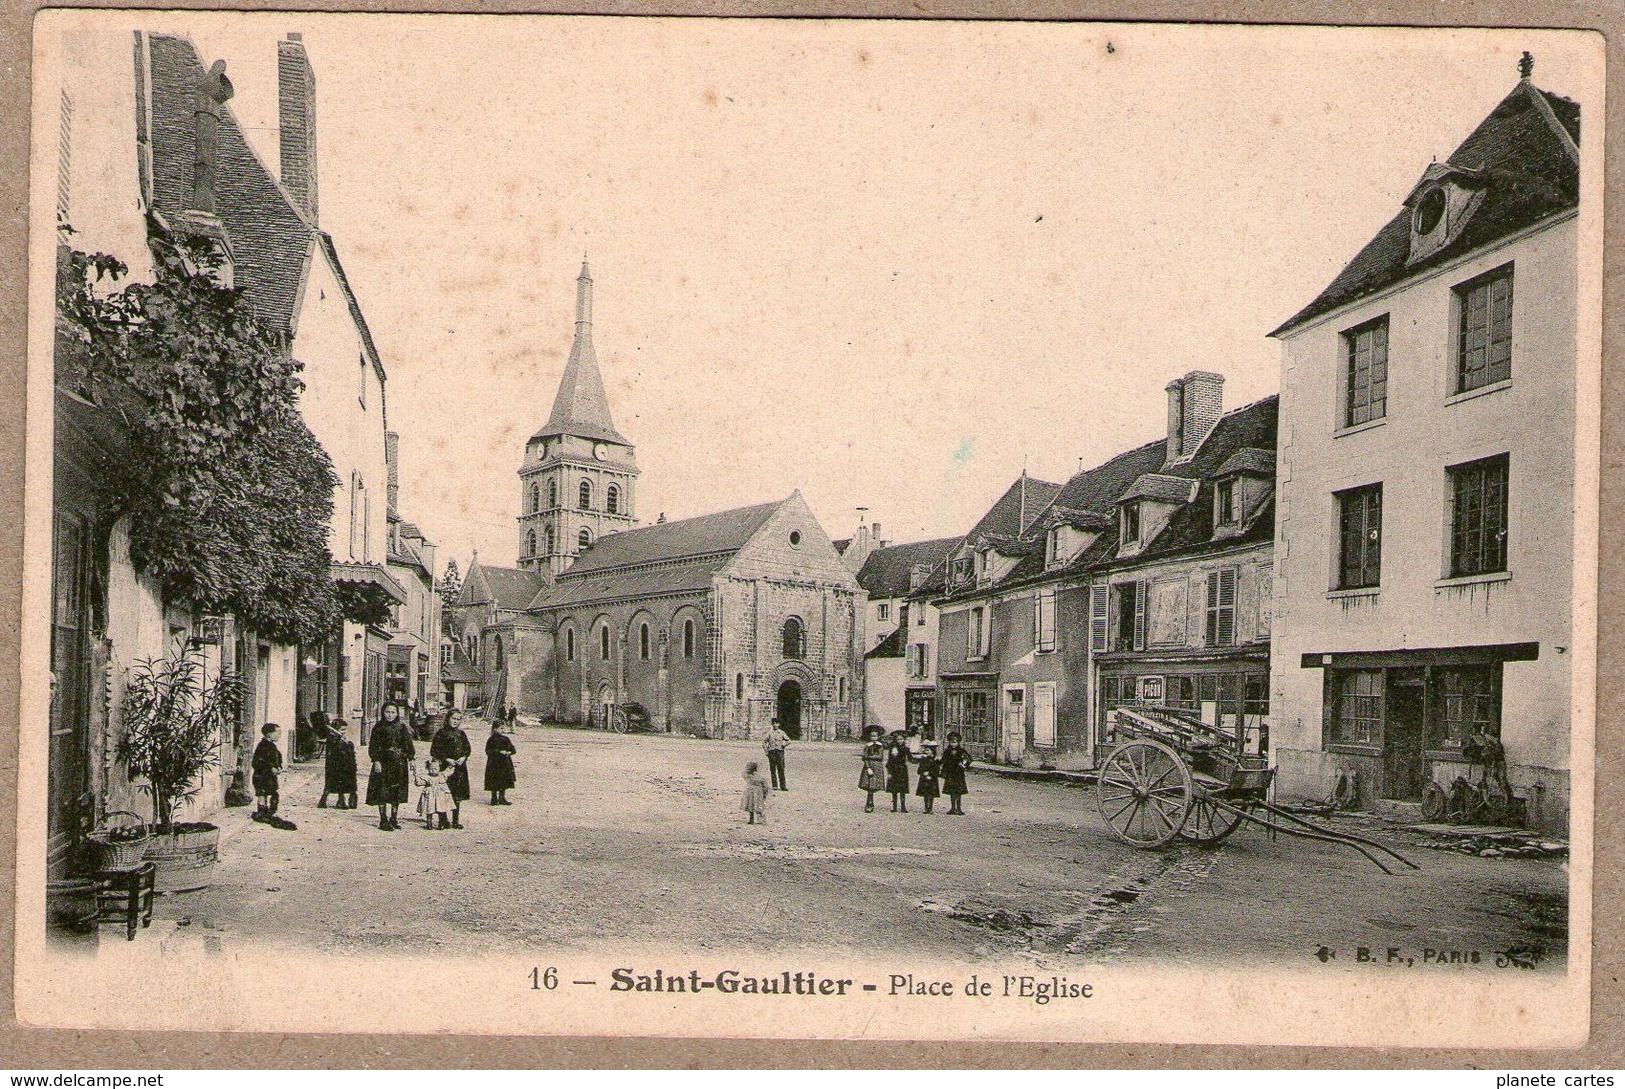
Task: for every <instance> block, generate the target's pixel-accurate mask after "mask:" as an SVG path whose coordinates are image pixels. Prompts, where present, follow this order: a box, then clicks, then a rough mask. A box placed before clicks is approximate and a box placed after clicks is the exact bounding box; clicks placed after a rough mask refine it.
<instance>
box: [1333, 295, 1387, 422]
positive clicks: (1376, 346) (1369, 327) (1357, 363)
mask: <svg viewBox="0 0 1625 1089" xmlns="http://www.w3.org/2000/svg"><path fill="white" fill-rule="evenodd" d="M1386 415H1388V315H1387V314H1384V315H1383V316H1382V317H1380V318H1378V319H1376V320H1375V321H1368V322H1366V323H1365V324H1364V325H1360V326H1356V327H1355V328H1353V329H1350V330H1349V331H1348V332H1346V333H1344V334H1343V426H1344V427H1354V426H1356V425H1358V424H1363V423H1370V422H1371V421H1372V420H1380V419H1382V418H1383V417H1384V416H1386Z"/></svg>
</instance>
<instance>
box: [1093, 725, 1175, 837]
mask: <svg viewBox="0 0 1625 1089" xmlns="http://www.w3.org/2000/svg"><path fill="white" fill-rule="evenodd" d="M1191 794H1192V788H1191V773H1190V769H1189V768H1187V767H1186V766H1185V761H1184V760H1182V759H1180V757H1179V754H1178V753H1176V752H1174V750H1172V749H1170V748H1169V747H1168V746H1166V745H1164V744H1161V743H1160V742H1157V741H1145V740H1141V741H1129V742H1126V743H1124V744H1122V745H1119V746H1118V747H1117V748H1115V749H1113V750H1112V753H1111V755H1110V756H1108V757H1106V763H1105V764H1104V765H1103V766H1102V767H1101V769H1100V778H1099V779H1098V780H1097V781H1096V783H1095V801H1096V803H1097V804H1098V805H1099V808H1100V816H1101V818H1102V819H1103V820H1105V822H1106V824H1107V825H1108V826H1109V827H1110V828H1111V830H1112V831H1113V832H1115V833H1117V838H1119V839H1121V840H1122V841H1123V842H1124V843H1129V844H1133V845H1134V846H1135V847H1161V846H1162V845H1163V844H1165V843H1168V842H1169V841H1170V840H1172V839H1173V838H1174V837H1175V836H1177V835H1179V830H1180V829H1181V828H1183V827H1184V825H1185V819H1186V817H1188V816H1189V815H1190V808H1191Z"/></svg>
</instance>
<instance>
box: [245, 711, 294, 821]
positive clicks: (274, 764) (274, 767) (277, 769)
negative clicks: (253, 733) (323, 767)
mask: <svg viewBox="0 0 1625 1089" xmlns="http://www.w3.org/2000/svg"><path fill="white" fill-rule="evenodd" d="M281 729H282V727H280V726H278V725H277V724H276V723H274V722H267V723H266V724H265V725H264V726H261V727H260V743H259V744H258V745H256V746H254V759H253V761H252V762H251V764H250V767H252V769H253V771H254V800H255V801H256V802H258V803H259V805H258V808H256V809H255V810H254V816H253V819H254V820H256V821H259V822H260V823H261V824H269V825H270V826H271V827H272V828H282V829H286V830H292V829H294V828H296V827H298V826H297V825H295V824H294V823H293V822H292V821H290V820H284V819H283V818H281V817H279V816H277V815H276V810H277V805H278V804H279V802H280V801H281V795H280V791H279V790H278V785H279V784H278V781H277V777H278V775H280V774H281V772H282V750H281V749H278V748H277V747H276V737H277V734H278V733H279V732H280V731H281Z"/></svg>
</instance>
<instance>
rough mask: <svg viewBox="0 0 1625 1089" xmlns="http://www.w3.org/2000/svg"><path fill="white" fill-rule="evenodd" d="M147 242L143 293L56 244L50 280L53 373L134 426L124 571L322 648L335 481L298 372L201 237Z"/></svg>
mask: <svg viewBox="0 0 1625 1089" xmlns="http://www.w3.org/2000/svg"><path fill="white" fill-rule="evenodd" d="M64 230H65V232H67V233H71V228H64ZM150 235H151V237H150V241H151V249H152V253H153V256H154V261H155V270H154V277H153V280H152V282H151V283H128V284H124V285H123V286H119V282H120V281H122V280H124V279H125V277H126V274H127V271H128V270H127V269H126V267H125V266H124V265H123V264H122V263H121V262H119V261H118V260H117V259H116V258H113V257H109V256H108V255H106V254H87V253H83V252H80V251H78V250H76V249H73V248H72V247H71V246H66V245H64V246H63V247H62V252H61V254H60V260H59V267H58V279H57V316H58V320H57V367H58V369H59V374H60V375H62V378H63V381H64V384H68V385H71V386H73V387H74V388H78V389H81V390H86V391H88V392H90V393H92V394H93V395H94V396H96V397H97V398H98V399H99V400H104V401H105V403H106V404H108V405H116V406H118V407H119V408H120V409H121V410H122V411H123V413H124V416H125V424H126V426H127V428H128V430H129V434H130V442H129V443H128V450H129V454H128V456H127V457H126V458H125V459H123V461H122V463H120V464H118V465H116V466H112V467H110V472H112V473H113V474H114V479H112V480H109V481H107V482H105V483H106V484H107V486H108V490H109V492H110V494H111V495H112V496H113V497H114V501H115V502H116V503H117V505H118V506H119V507H120V508H121V509H120V513H128V514H129V515H130V557H131V560H132V561H133V562H134V563H135V565H136V567H137V568H138V569H139V570H141V571H142V572H143V573H145V574H147V575H150V576H153V577H156V578H158V579H159V580H161V581H162V583H163V586H164V589H165V591H166V593H168V594H170V595H172V596H175V597H177V598H179V599H182V600H187V601H190V602H191V603H192V605H193V607H194V608H195V609H198V610H201V611H203V612H218V613H230V614H233V615H235V616H237V617H238V619H240V620H241V621H242V622H243V623H245V624H247V625H248V626H249V627H251V628H253V629H254V630H256V631H257V632H259V633H261V634H263V635H265V636H267V637H269V638H272V639H275V640H277V641H279V642H287V643H301V642H303V643H310V642H317V641H320V640H322V639H324V638H326V637H327V636H328V635H329V634H330V633H331V631H332V629H333V627H334V626H335V625H336V624H337V623H338V621H339V618H340V615H341V608H340V603H339V601H338V598H337V596H336V595H335V593H334V588H333V584H332V582H331V581H330V579H329V577H328V564H329V562H330V559H331V556H330V554H329V552H328V548H327V533H328V525H329V523H330V521H331V519H332V515H333V488H334V487H335V485H336V484H337V483H338V481H337V477H336V476H335V474H334V472H333V465H332V461H331V459H329V458H328V456H327V452H326V451H325V450H323V449H322V447H321V444H320V443H318V442H317V441H316V437H315V436H314V435H313V434H311V431H310V428H309V427H308V426H306V424H305V421H304V418H303V417H302V416H301V415H300V413H299V408H298V398H299V394H300V391H301V390H302V389H303V381H302V380H301V379H300V377H299V371H300V364H299V363H298V361H296V360H295V359H293V358H292V356H291V354H290V352H289V351H288V350H287V346H286V344H285V343H284V338H283V337H282V335H281V334H280V333H279V332H277V331H276V330H273V329H272V328H270V327H269V326H268V325H266V324H265V323H264V322H262V321H260V320H259V319H258V318H257V317H256V316H255V314H254V312H253V309H252V306H251V305H250V302H249V300H248V299H247V297H246V296H245V295H244V293H243V291H242V290H241V289H240V288H233V287H226V286H223V285H222V284H221V283H220V279H221V277H220V275H219V273H220V262H219V260H218V258H217V257H216V256H215V251H214V249H213V246H212V245H211V244H210V243H209V242H208V241H207V240H203V239H191V238H179V237H177V236H175V235H173V234H171V233H169V232H166V231H165V230H163V229H162V228H161V227H159V226H158V225H156V224H154V225H153V226H152V227H151V231H150ZM65 368H66V369H65ZM75 372H76V373H75Z"/></svg>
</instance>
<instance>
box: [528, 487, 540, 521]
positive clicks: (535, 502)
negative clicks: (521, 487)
mask: <svg viewBox="0 0 1625 1089" xmlns="http://www.w3.org/2000/svg"><path fill="white" fill-rule="evenodd" d="M541 508H542V486H541V485H540V484H532V485H531V486H530V513H532V514H535V513H536V512H537V511H538V510H541Z"/></svg>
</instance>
